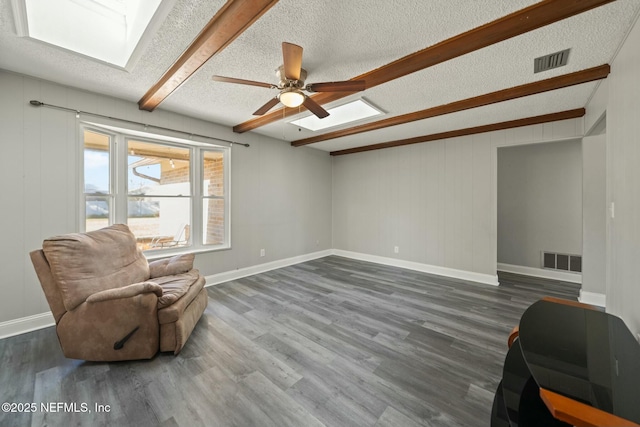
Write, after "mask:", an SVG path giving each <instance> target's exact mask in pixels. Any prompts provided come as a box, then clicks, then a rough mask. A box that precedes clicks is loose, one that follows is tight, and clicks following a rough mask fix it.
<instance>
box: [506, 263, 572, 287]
mask: <svg viewBox="0 0 640 427" xmlns="http://www.w3.org/2000/svg"><path fill="white" fill-rule="evenodd" d="M498 271H504V272H505V273H515V274H522V275H524V276H533V277H542V278H543V279H553V280H562V281H563V282H571V283H580V284H582V274H580V273H567V272H564V271H557V270H547V269H544V268H534V267H525V266H522V265H512V264H504V263H502V262H499V263H498Z"/></svg>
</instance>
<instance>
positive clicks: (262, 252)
mask: <svg viewBox="0 0 640 427" xmlns="http://www.w3.org/2000/svg"><path fill="white" fill-rule="evenodd" d="M264 253H265V252H264V249H260V256H261V257H263V256H264Z"/></svg>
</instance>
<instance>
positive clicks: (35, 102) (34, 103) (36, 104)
mask: <svg viewBox="0 0 640 427" xmlns="http://www.w3.org/2000/svg"><path fill="white" fill-rule="evenodd" d="M29 104H31V105H34V106H36V107H39V106H41V105H43V104H44V102H40V101H36V100H35V99H32V100H31V101H29Z"/></svg>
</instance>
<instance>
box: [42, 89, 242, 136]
mask: <svg viewBox="0 0 640 427" xmlns="http://www.w3.org/2000/svg"><path fill="white" fill-rule="evenodd" d="M29 104H31V105H33V106H34V107H49V108H55V109H57V110H63V111H71V112H72V113H76V116H79V115H80V114H87V115H89V116H95V117H102V118H104V119H110V120H117V121H120V122H124V123H129V124H132V125H140V126H144V127H145V129H146V128H149V127H151V128H156V129H161V130H166V131H169V132H177V133H181V134H183V135H189V136H197V137H199V138H206V139H213V140H216V141H222V142H226V143H229V144H232V145H242V146H243V147H249V144H245V143H243V142H234V141H229V140H226V139H221V138H214V137H212V136H207V135H200V134H197V133H190V132H185V131H183V130H176V129H170V128H165V127H162V126H156V125H149V124H147V123H141V122H134V121H133V120H126V119H119V118H117V117H111V116H105V115H103V114H97V113H89V112H88V111H81V110H74V109H73V108H67V107H60V106H59V105H51V104H45V103H44V102H41V101H36V100H33V99H32V100H31V101H29Z"/></svg>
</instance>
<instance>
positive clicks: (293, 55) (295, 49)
mask: <svg viewBox="0 0 640 427" xmlns="http://www.w3.org/2000/svg"><path fill="white" fill-rule="evenodd" d="M282 59H283V61H284V76H285V77H286V78H287V79H290V80H300V69H301V68H302V47H300V46H298V45H297V44H292V43H287V42H282Z"/></svg>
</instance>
